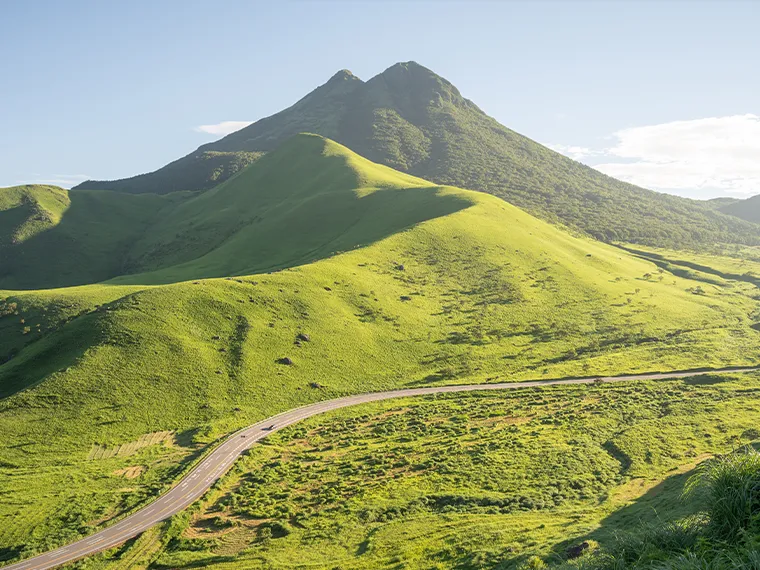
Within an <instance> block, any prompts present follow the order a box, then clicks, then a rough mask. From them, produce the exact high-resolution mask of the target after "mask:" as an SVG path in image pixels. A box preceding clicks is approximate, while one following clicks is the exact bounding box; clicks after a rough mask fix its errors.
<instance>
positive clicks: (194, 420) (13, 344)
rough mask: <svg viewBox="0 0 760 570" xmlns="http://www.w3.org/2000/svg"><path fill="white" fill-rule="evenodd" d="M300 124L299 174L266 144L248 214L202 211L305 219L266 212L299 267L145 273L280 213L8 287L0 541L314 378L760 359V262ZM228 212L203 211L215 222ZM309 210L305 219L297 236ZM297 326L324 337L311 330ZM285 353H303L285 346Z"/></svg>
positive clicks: (185, 266) (276, 402)
mask: <svg viewBox="0 0 760 570" xmlns="http://www.w3.org/2000/svg"><path fill="white" fill-rule="evenodd" d="M293 145H295V146H290V147H287V146H286V147H285V149H284V150H283V153H284V154H282V155H280V157H282V160H283V161H285V163H286V164H288V165H293V166H294V168H292V169H291V170H290V171H288V173H287V175H285V174H283V169H282V168H281V167H280V166H278V165H276V164H274V161H275V160H276V159H278V153H271V154H269V155H267V156H266V157H264V158H262V159H261V160H260V161H258V162H257V163H256V164H254V165H253V166H251V167H250V168H249V169H248V170H246V171H245V172H243V173H242V174H240V175H238V177H236V178H233V179H231V180H229V181H228V182H227V183H225V184H224V185H223V186H220V187H219V188H218V189H217V190H216V191H215V192H217V194H218V200H219V202H218V203H217V202H215V203H217V205H221V204H228V205H229V208H230V211H231V212H232V213H233V214H235V215H237V216H238V217H237V218H227V217H225V216H227V215H228V213H225V212H221V213H220V212H218V211H215V210H210V211H209V212H208V214H209V215H208V217H207V218H198V220H200V221H209V220H211V221H214V220H229V219H247V216H249V215H250V213H249V208H251V207H253V205H255V204H260V205H263V206H262V209H261V212H262V221H261V222H258V223H260V224H267V223H269V222H267V220H268V219H270V218H271V219H272V220H280V221H281V222H282V224H290V225H288V226H283V227H279V226H278V224H277V223H274V222H273V225H272V226H271V228H272V232H278V233H276V234H272V235H275V236H276V238H277V241H279V242H281V243H287V244H289V246H288V247H290V252H288V251H281V252H279V253H277V252H273V253H272V254H271V259H273V260H277V263H278V264H279V265H292V266H291V267H289V268H287V269H284V270H281V271H277V272H271V273H262V274H256V275H248V276H238V277H230V278H218V279H195V280H190V281H182V282H178V283H173V284H167V285H161V286H150V285H148V284H150V283H162V282H166V281H171V280H174V279H187V278H193V279H194V278H195V277H197V276H199V275H208V274H209V273H211V274H216V273H217V272H229V273H232V274H234V273H237V272H244V271H246V270H247V269H246V268H252V267H260V266H261V265H260V264H261V263H262V262H261V260H260V259H258V258H257V255H258V254H257V252H256V250H257V248H256V247H250V249H247V248H246V247H243V246H242V245H241V243H242V242H241V243H238V242H237V241H236V238H235V236H236V235H238V233H241V235H246V236H253V235H260V236H261V239H262V240H263V239H264V237H266V236H267V235H269V234H267V233H260V234H256V231H258V230H255V229H251V226H256V225H257V223H256V222H251V223H250V224H247V225H242V226H241V227H240V229H239V230H238V232H237V233H235V234H234V235H232V236H231V237H229V238H227V239H225V240H224V241H223V243H221V244H219V245H218V246H216V247H213V249H212V250H211V251H210V252H208V253H206V254H205V255H203V256H202V257H200V258H198V259H197V260H194V261H193V260H191V261H187V262H183V263H179V264H177V265H171V266H168V267H166V268H163V269H160V270H157V271H156V272H154V273H149V274H143V275H133V276H131V277H129V278H126V277H124V278H121V279H117V280H114V281H112V282H108V283H100V284H93V285H89V286H83V287H75V288H65V289H53V290H37V291H10V290H7V291H0V315H2V316H0V340H1V341H2V342H1V343H0V349H2V351H3V353H2V354H1V356H2V359H3V360H5V359H7V358H8V357H9V356H12V358H10V360H8V361H7V362H5V363H4V364H2V365H0V397H2V398H3V399H2V400H0V433H2V434H3V438H2V441H0V496H2V497H3V500H2V501H0V549H6V550H5V552H8V553H11V555H15V554H18V553H21V554H23V555H28V554H31V553H34V552H37V551H40V550H41V549H44V548H47V547H48V546H51V545H53V544H60V543H63V542H66V541H68V540H70V539H72V538H74V537H76V536H81V535H84V534H88V533H90V532H92V531H93V530H94V529H96V528H99V527H100V526H102V525H104V524H107V522H108V521H109V520H113V518H114V517H118V516H120V515H121V514H123V513H125V512H127V511H129V510H130V509H132V508H133V507H134V506H135V505H137V504H140V503H142V502H144V501H146V500H148V498H149V497H151V496H153V495H155V493H156V492H157V491H158V490H159V489H160V488H162V486H165V485H167V484H169V483H170V482H171V481H173V480H175V479H176V478H177V476H178V474H179V473H180V472H181V471H182V469H184V468H185V467H186V465H187V464H188V462H190V461H192V460H193V458H194V457H196V456H197V454H198V453H200V452H201V451H202V450H203V448H204V446H206V445H208V444H209V443H211V442H213V441H215V440H216V439H217V438H219V437H221V436H223V435H224V434H226V433H229V432H230V431H232V430H234V429H236V428H238V427H240V426H243V425H246V424H249V423H251V422H253V421H255V420H257V419H260V418H263V417H266V416H268V415H270V414H273V413H276V412H279V411H282V410H285V409H289V408H292V407H294V406H297V405H300V404H303V403H307V402H311V401H315V400H320V399H324V398H328V397H334V396H337V395H340V394H347V393H356V392H365V391H370V390H378V389H384V388H391V387H399V386H419V385H427V384H431V383H461V382H488V381H497V380H498V381H510V380H518V379H530V378H556V377H563V376H578V375H580V376H584V375H597V374H617V373H621V372H648V371H653V370H673V369H690V368H695V367H722V366H726V365H741V364H746V365H751V364H755V355H756V354H757V353H758V351H759V350H760V333H758V332H757V331H756V330H754V329H753V328H752V325H753V324H755V319H754V318H753V314H754V312H755V311H756V307H757V302H756V300H755V299H754V297H753V296H754V294H755V292H754V289H753V288H752V287H751V286H750V285H749V284H747V283H743V282H733V281H730V280H726V279H713V278H712V277H711V280H703V279H702V276H701V275H700V274H695V275H692V276H689V277H688V278H687V277H680V276H678V275H674V274H672V273H669V272H668V271H667V270H663V271H662V272H658V270H657V267H656V266H655V265H654V264H653V263H652V262H650V261H646V260H643V259H640V258H639V257H636V256H635V255H632V254H630V253H627V252H625V251H622V250H620V249H617V248H614V247H612V246H608V245H605V244H602V243H600V242H597V241H594V240H591V239H587V238H584V237H577V236H573V235H571V234H569V233H566V232H563V231H561V230H560V229H558V228H557V227H555V226H552V225H549V224H547V223H546V222H543V221H540V220H538V219H536V218H534V217H532V216H530V215H529V214H527V213H525V212H523V211H521V210H519V209H518V208H516V207H514V206H511V205H509V204H507V203H504V202H502V201H501V200H499V199H497V198H494V197H492V196H488V195H485V194H479V193H474V192H468V191H464V190H459V189H456V188H449V187H431V186H429V185H427V184H426V183H425V182H424V181H421V180H419V179H414V178H410V177H408V176H406V175H402V174H398V173H394V172H393V171H390V170H389V169H387V168H385V167H378V166H376V165H372V164H371V163H368V162H367V161H365V160H364V159H361V158H359V157H357V156H356V155H354V154H352V153H351V152H350V151H348V150H347V149H345V148H344V147H341V146H340V145H337V144H334V143H331V142H329V141H325V140H324V139H320V138H317V137H313V136H303V137H298V139H296V141H295V142H294V143H293ZM293 149H296V150H297V151H298V152H295V153H294V152H293ZM304 149H306V150H310V152H305V150H304ZM294 154H295V155H296V156H294ZM285 157H288V158H289V159H292V160H285ZM298 160H304V161H305V164H304V167H303V169H301V168H296V167H295V166H298V164H299V163H298ZM270 167H271V168H270ZM306 170H308V173H309V175H308V176H306V175H305V174H304V172H305V171H306ZM321 175H323V177H322V178H320V176H321ZM248 176H250V177H252V179H250V180H251V182H250V184H244V182H245V181H246V180H249V178H247V177H248ZM267 177H270V178H267ZM312 179H316V180H317V181H318V182H317V183H315V184H314V185H313V186H312V187H308V186H305V185H307V184H308V182H309V180H312ZM267 180H269V181H271V184H267V183H266V181H267ZM325 189H329V190H330V192H321V191H322V190H325ZM225 193H229V194H228V195H227V196H225V197H223V196H222V195H224V194H225ZM71 194H72V195H74V192H72V193H71ZM91 194H92V195H93V196H94V195H96V194H97V193H96V192H92V193H91ZM249 194H250V195H249ZM273 194H275V195H276V196H272V195H273ZM103 195H110V194H109V193H103ZM336 196H337V198H336ZM125 198H129V199H134V198H138V199H140V198H146V199H149V200H153V199H159V198H157V197H150V196H148V197H146V196H125ZM270 198H271V200H272V202H271V207H268V206H267V204H268V202H267V200H268V199H270ZM168 199H174V198H172V197H171V196H170V197H169V198H168ZM195 200H200V198H187V197H182V201H181V203H180V204H179V205H177V206H172V207H177V208H189V209H190V211H189V212H188V215H187V216H183V217H182V218H181V219H177V220H176V225H173V226H172V227H174V228H176V230H177V231H181V228H183V227H184V226H183V225H182V223H181V220H187V219H194V218H193V215H195V214H198V215H200V212H201V211H202V210H203V207H202V202H201V207H199V208H198V209H197V210H195V209H194V208H195V206H193V204H195V203H196V202H195ZM304 203H305V204H309V205H313V206H314V208H315V209H316V208H317V205H319V204H321V206H320V208H322V210H320V211H321V212H322V213H323V214H324V216H323V218H321V221H313V224H312V225H310V226H308V231H307V227H306V226H304V227H301V226H299V225H298V224H294V220H298V219H302V218H300V217H298V216H297V215H296V214H297V212H298V211H300V209H301V208H303V207H310V206H303V204H304ZM283 204H287V205H288V207H287V208H285V207H283V208H280V205H283ZM291 205H292V206H293V207H292V208H290V206H291ZM326 205H333V206H335V207H340V208H342V209H341V210H339V211H340V212H341V213H340V216H339V217H340V218H341V219H342V218H347V214H345V212H348V211H351V212H353V216H354V217H353V218H349V219H351V220H352V223H351V224H349V225H348V226H339V230H340V231H339V232H337V233H338V234H339V235H336V232H335V231H334V229H335V228H334V226H335V225H336V224H338V222H340V220H336V219H334V218H331V217H329V215H327V214H329V212H330V207H327V206H326ZM265 206H266V207H265ZM370 206H371V207H370ZM70 210H71V208H70ZM67 215H68V211H67V213H66V214H64V215H63V217H62V218H61V221H60V223H59V224H58V226H56V227H59V226H62V225H63V224H64V223H65V220H66V216H67ZM220 216H221V217H220ZM164 220H165V222H166V223H169V222H171V223H174V221H175V220H174V218H171V217H170V216H166V217H165V218H164ZM225 223H226V222H224V221H222V222H220V223H219V224H217V225H214V223H211V222H209V226H208V227H209V228H211V229H204V227H203V226H202V224H201V223H200V222H199V223H198V224H195V225H193V223H192V222H191V223H189V225H188V226H187V227H188V228H190V227H195V228H197V231H198V235H202V236H205V237H204V240H206V241H205V242H204V243H211V240H213V239H214V236H215V235H216V234H215V232H214V230H213V228H215V227H220V226H221V227H224V226H225ZM293 227H295V228H296V230H293V232H292V233H293V234H297V233H299V232H300V231H301V230H303V234H302V235H301V236H300V237H299V236H293V238H292V239H293V241H288V240H289V239H290V237H289V236H288V235H287V233H288V231H287V230H288V228H293ZM51 231H54V230H47V231H46V232H43V234H44V233H49V232H51ZM187 231H190V230H189V229H188V230H187ZM246 232H251V233H246ZM43 234H39V235H43ZM303 235H306V236H311V239H312V241H311V242H309V240H306V239H304V238H303ZM35 239H37V238H36V237H35V238H31V239H30V240H27V242H25V243H30V242H31V241H33V240H35ZM251 239H252V238H251ZM160 241H161V243H166V240H160ZM176 243H177V244H179V245H181V244H182V243H183V239H181V238H180V239H178V240H177V242H176ZM212 245H215V244H212ZM254 245H255V244H254ZM357 246H358V247H357ZM340 250H345V251H343V252H342V253H340ZM135 251H137V250H135ZM145 251H152V250H151V249H150V248H146V250H145ZM162 255H165V256H166V259H169V258H171V256H172V255H176V256H177V257H176V260H178V261H179V260H180V258H182V256H183V255H185V253H184V250H182V249H180V250H171V251H167V252H165V253H164V254H162ZM313 258H318V259H315V260H312V259H313ZM172 259H174V258H172ZM257 264H259V265H257ZM697 287H699V291H697V289H696V288H697ZM22 319H23V321H24V322H21V321H22ZM38 325H39V326H38ZM27 329H28V330H27ZM300 332H305V333H308V334H309V335H310V338H311V340H310V341H309V342H303V343H301V344H300V346H299V345H296V344H295V342H294V341H295V339H296V335H297V334H298V333H300ZM283 357H288V358H291V359H292V361H293V365H292V366H285V365H282V364H278V363H277V360H278V359H280V358H283ZM312 382H317V383H319V384H322V385H324V386H325V388H322V389H314V388H311V387H310V384H311V383H312ZM160 431H173V432H176V433H177V434H178V437H179V440H178V442H177V443H176V444H175V445H172V446H166V445H164V444H161V445H156V446H149V447H145V448H142V449H140V450H139V451H138V452H137V453H136V454H135V455H130V456H119V455H116V456H114V457H111V458H109V459H107V460H102V461H101V460H95V461H92V460H88V457H89V456H90V453H91V452H92V450H93V446H95V445H98V446H105V447H109V448H110V447H115V446H117V445H123V444H129V443H130V442H136V441H138V440H140V439H141V438H142V437H143V436H145V434H150V433H154V432H160ZM134 467H140V468H142V470H143V475H142V476H141V477H139V478H137V479H133V480H125V478H124V476H123V475H120V474H117V473H121V472H123V470H124V469H127V468H134ZM62 483H63V484H62Z"/></svg>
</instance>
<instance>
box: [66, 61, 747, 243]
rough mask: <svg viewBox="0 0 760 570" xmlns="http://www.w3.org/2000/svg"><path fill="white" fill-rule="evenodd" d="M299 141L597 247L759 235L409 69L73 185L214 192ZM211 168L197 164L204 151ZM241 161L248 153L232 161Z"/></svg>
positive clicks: (324, 92)
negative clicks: (609, 170)
mask: <svg viewBox="0 0 760 570" xmlns="http://www.w3.org/2000/svg"><path fill="white" fill-rule="evenodd" d="M299 132H313V133H317V134H320V135H323V136H326V137H329V138H331V139H334V140H336V141H338V142H340V143H342V144H344V145H346V146H347V147H349V148H350V149H352V150H354V151H355V152H358V153H359V154H361V155H362V156H365V157H367V158H368V159H370V160H372V161H374V162H378V163H381V164H385V165H388V166H391V167H392V168H395V169H397V170H401V171H403V172H408V173H410V174H413V175H415V176H420V177H422V178H425V179H427V180H430V181H432V182H435V183H439V184H449V185H454V186H459V187H462V188H469V189H474V190H481V191H484V192H488V193H490V194H494V195H496V196H499V197H501V198H503V199H505V200H507V201H508V202H511V203H513V204H515V205H517V206H520V207H522V208H525V209H526V210H528V211H530V212H532V213H534V214H536V215H539V216H541V217H543V218H545V219H549V220H554V221H561V222H563V223H565V224H568V225H570V226H573V227H576V228H580V229H582V230H584V231H586V232H588V233H589V234H591V235H593V236H595V237H597V238H599V239H602V240H605V241H615V240H620V241H630V242H638V243H644V244H650V245H671V246H673V245H685V244H699V243H712V242H740V243H758V242H760V227H758V226H756V225H754V224H749V223H744V222H742V221H739V220H737V219H735V218H732V217H729V216H726V215H723V213H721V212H717V211H711V209H710V208H705V207H704V205H703V204H702V203H700V202H697V201H695V200H689V199H685V198H680V197H676V196H670V195H666V194H660V193H657V192H652V191H649V190H645V189H642V188H639V187H637V186H633V185H631V184H627V183H624V182H620V181H618V180H615V179H614V178H610V177H609V176H606V175H604V174H602V173H600V172H598V171H596V170H594V169H592V168H589V167H587V166H584V165H582V164H579V163H578V162H575V161H573V160H571V159H569V158H567V157H565V156H563V155H560V154H558V153H556V152H554V151H552V150H550V149H548V148H546V147H544V146H542V145H540V144H538V143H536V142H534V141H532V140H530V139H528V138H526V137H524V136H522V135H520V134H518V133H516V132H514V131H512V130H510V129H508V128H506V127H504V126H502V125H501V124H499V123H498V122H497V121H496V120H494V119H492V118H491V117H489V116H488V115H486V114H485V113H483V111H481V110H480V109H479V108H478V107H477V105H475V104H474V103H473V102H471V101H469V100H467V99H465V98H464V97H462V95H461V94H460V93H459V90H458V89H457V88H456V87H454V85H452V84H451V83H450V82H449V81H447V80H445V79H443V78H442V77H440V76H438V75H436V74H435V73H433V72H432V71H430V70H429V69H426V68H425V67H422V66H421V65H418V64H417V63H415V62H407V63H398V64H396V65H394V66H392V67H390V68H389V69H387V70H385V71H384V72H383V73H381V74H379V75H377V76H375V77H373V78H372V79H370V80H369V81H366V82H364V81H362V80H360V79H359V78H357V77H356V76H355V75H353V74H352V73H351V72H350V71H347V70H342V71H339V72H338V73H337V74H335V75H334V76H333V77H332V78H331V79H330V80H329V81H328V82H327V83H325V84H324V85H322V86H320V87H318V88H317V89H315V90H314V91H312V92H311V93H309V94H308V95H306V96H305V97H304V98H303V99H301V100H300V101H298V102H297V103H296V104H295V105H293V106H291V107H289V108H287V109H285V110H283V111H281V112H279V113H277V114H275V115H272V116H271V117H267V118H264V119H261V120H259V121H257V122H255V123H253V124H252V125H250V126H248V127H246V128H244V129H241V130H239V131H237V132H235V133H232V134H230V135H228V136H226V137H224V138H222V139H221V140H218V141H216V142H213V143H210V144H207V145H204V146H202V147H200V148H199V149H198V150H197V151H196V152H194V153H191V154H190V155H188V156H186V157H184V158H182V159H180V160H178V161H176V162H173V163H172V164H170V165H168V166H166V167H164V168H163V169H161V170H158V171H156V172H153V173H150V174H145V175H141V176H138V177H134V178H129V179H125V180H117V181H112V182H105V181H87V182H84V183H83V184H81V185H80V186H78V187H77V188H91V189H95V188H99V189H112V190H119V191H126V192H134V193H142V192H155V193H167V192H171V191H174V190H180V189H183V190H203V189H208V188H211V187H213V186H214V185H215V184H216V183H219V182H221V181H223V180H224V179H226V178H227V177H229V176H231V175H232V174H234V172H236V171H237V170H239V168H240V166H241V165H242V164H244V163H245V162H246V161H252V160H254V159H255V157H257V156H258V155H259V154H260V153H264V152H268V151H271V150H272V149H274V148H275V147H276V146H278V145H279V144H280V143H282V142H283V141H284V140H285V139H287V138H289V137H291V136H293V135H294V134H297V133H299ZM219 152H221V153H231V154H222V155H219V154H217V155H214V156H215V161H210V160H209V161H205V160H201V159H200V158H199V157H203V156H205V155H206V153H219ZM241 153H250V154H241Z"/></svg>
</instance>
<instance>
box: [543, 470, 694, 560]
mask: <svg viewBox="0 0 760 570" xmlns="http://www.w3.org/2000/svg"><path fill="white" fill-rule="evenodd" d="M695 472H696V469H691V470H690V471H687V472H685V473H677V474H674V475H671V476H669V477H667V478H666V479H664V480H663V481H662V482H660V483H658V484H657V485H655V486H654V487H652V488H651V489H649V490H648V491H647V492H646V493H644V494H643V495H641V496H640V497H639V498H637V499H635V500H634V501H633V502H631V503H630V504H628V505H626V506H624V507H622V508H619V509H617V510H616V511H614V512H612V513H610V514H609V515H608V516H607V517H605V518H604V519H603V520H602V521H601V523H600V525H599V528H597V529H596V530H594V531H592V532H590V533H588V534H586V535H585V536H578V537H575V538H572V539H568V540H565V541H563V542H560V543H558V544H556V545H554V547H553V548H552V550H553V551H554V553H555V555H556V556H557V557H558V558H560V559H564V557H565V552H566V551H567V549H568V548H569V547H571V546H573V545H576V544H579V543H581V542H583V541H585V540H595V541H597V542H599V543H600V544H601V545H602V546H609V545H610V544H612V543H614V541H615V535H616V534H617V533H621V532H636V530H637V529H639V528H641V527H642V526H644V525H647V524H652V523H662V522H669V521H673V520H676V519H680V518H683V517H685V516H688V515H690V514H693V513H695V512H697V511H698V510H699V504H698V503H697V502H695V501H693V500H689V501H687V500H684V499H683V498H682V495H683V491H684V488H685V486H686V482H687V481H688V480H689V478H690V477H691V476H692V475H694V473H695ZM568 530H569V531H572V527H570V528H569V529H568Z"/></svg>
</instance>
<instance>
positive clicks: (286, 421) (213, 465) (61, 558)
mask: <svg viewBox="0 0 760 570" xmlns="http://www.w3.org/2000/svg"><path fill="white" fill-rule="evenodd" d="M750 370H758V368H726V369H723V370H719V371H716V370H712V371H704V372H666V373H657V374H639V375H630V376H606V377H600V378H569V379H564V380H538V381H532V382H509V383H502V384H468V385H463V386H433V387H429V388H409V389H405V390H391V391H388V392H374V393H370V394H358V395H356V396H347V397H345V398H337V399H335V400H326V401H324V402H317V403H316V404H310V405H308V406H303V407H300V408H295V409H293V410H289V411H287V412H283V413H281V414H277V415H276V416H272V417H270V418H267V419H265V420H263V421H260V422H259V423H256V424H253V425H252V426H249V427H247V428H245V429H243V430H240V431H238V432H236V433H234V434H233V435H231V436H230V437H229V438H228V439H227V440H225V441H224V443H222V444H221V445H219V447H217V448H216V449H214V451H212V452H211V453H210V454H209V455H207V456H206V457H205V458H204V459H203V460H202V461H201V462H200V463H199V464H198V465H197V466H196V467H195V468H194V469H193V470H192V471H191V472H190V473H189V474H188V475H186V476H185V477H184V478H183V479H182V480H181V481H180V482H179V483H177V485H176V486H174V487H172V488H171V489H170V490H169V491H167V492H166V493H165V494H164V495H161V496H160V497H159V498H158V499H156V500H155V501H153V503H151V504H149V505H148V506H146V507H144V508H142V509H140V510H139V511H136V512H135V513H133V514H131V515H129V516H128V517H126V518H124V519H122V520H120V521H119V522H117V523H116V524H114V525H113V526H109V527H107V528H105V529H103V530H101V531H100V532H96V533H95V534H93V535H91V536H89V537H87V538H83V539H81V540H79V541H77V542H74V543H72V544H69V545H68V546H64V547H62V548H57V549H56V550H52V551H50V552H46V553H45V554H40V555H38V556H35V557H33V558H29V559H27V560H24V561H22V562H17V563H16V564H11V565H10V566H4V567H3V569H2V570H46V569H48V568H55V567H56V566H61V565H62V564H66V563H68V562H73V561H74V560H77V559H79V558H83V557H85V556H89V555H90V554H95V553H96V552H100V551H101V550H106V549H108V548H112V547H114V546H117V545H119V544H121V543H122V542H124V541H126V540H129V539H130V538H134V537H135V536H137V535H139V534H141V533H142V532H144V531H145V530H147V529H149V528H150V527H152V526H153V525H155V524H157V523H159V522H161V521H163V520H165V519H167V518H169V517H170V516H172V515H173V514H175V513H178V512H180V511H181V510H183V509H185V508H186V507H188V506H189V505H190V504H192V503H193V502H195V501H196V500H197V499H199V498H200V497H201V496H202V495H203V494H204V493H205V492H206V490H207V489H208V488H209V487H211V485H213V484H214V482H215V481H216V480H217V479H219V478H220V477H221V476H222V475H224V473H226V472H227V470H228V469H229V468H230V466H231V465H232V464H233V463H234V461H235V460H236V459H237V458H238V457H239V456H240V454H241V453H242V452H243V451H245V450H246V449H248V448H249V447H252V446H253V445H254V444H255V443H256V442H257V441H259V440H261V439H264V438H265V437H267V436H268V435H269V434H271V433H273V432H275V431H277V430H279V429H282V428H284V427H286V426H289V425H292V424H294V423H296V422H299V421H301V420H303V419H305V418H308V417H311V416H315V415H317V414H321V413H323V412H327V411H330V410H335V409H338V408H345V407H346V406H355V405H357V404H364V403H367V402H376V401H378V400H388V399H390V398H400V397H407V396H424V395H426V394H442V393H449V392H473V391H480V390H514V389H517V388H530V387H535V386H556V385H561V384H590V383H593V382H621V381H625V380H666V379H673V378H684V377H687V376H700V375H705V374H714V373H716V372H717V373H728V372H747V371H750ZM272 426H273V427H272ZM270 427H271V429H269V428H270Z"/></svg>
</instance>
